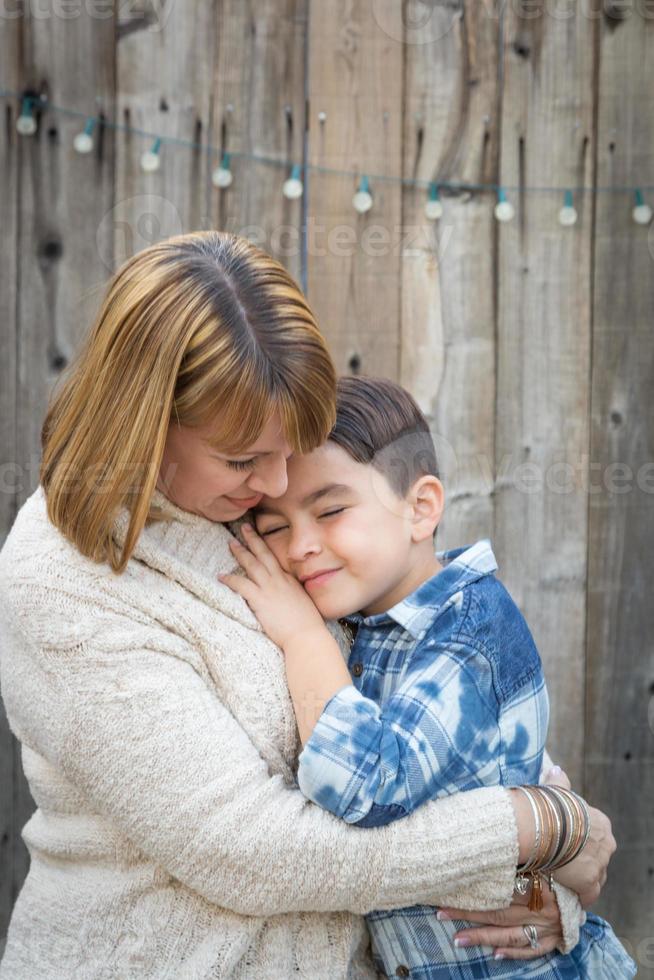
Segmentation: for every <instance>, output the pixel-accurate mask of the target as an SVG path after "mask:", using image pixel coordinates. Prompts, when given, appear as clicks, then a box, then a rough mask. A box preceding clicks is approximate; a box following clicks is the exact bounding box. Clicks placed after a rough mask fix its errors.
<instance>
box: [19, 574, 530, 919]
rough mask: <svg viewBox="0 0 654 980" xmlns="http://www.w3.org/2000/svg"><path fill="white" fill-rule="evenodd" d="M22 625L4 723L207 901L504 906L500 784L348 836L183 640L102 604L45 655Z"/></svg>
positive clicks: (505, 833)
mask: <svg viewBox="0 0 654 980" xmlns="http://www.w3.org/2000/svg"><path fill="white" fill-rule="evenodd" d="M34 588H35V587H34V586H32V587H31V591H32V602H34V601H35V600H36V601H37V602H38V601H39V597H38V596H35V595H34ZM47 592H48V595H50V594H51V592H52V590H51V588H48V590H47ZM67 598H68V599H70V596H67ZM42 599H43V602H44V603H46V604H47V596H46V594H45V592H44V594H43V596H42ZM3 604H4V605H5V606H6V603H4V596H3ZM67 608H68V615H69V616H70V617H71V621H74V617H75V609H74V605H73V606H72V607H71V604H70V601H69V603H68V607H67ZM46 612H47V610H46ZM78 612H79V613H80V617H81V614H82V610H78ZM40 614H41V615H43V608H41V610H40ZM59 615H61V613H60V612H59ZM83 615H84V617H87V618H88V616H89V611H88V609H86V608H85V609H84V610H83ZM22 619H23V618H22V617H21V623H20V625H17V623H16V622H12V628H11V630H10V637H9V643H8V644H7V645H6V647H5V649H4V652H3V660H4V664H3V666H4V667H6V670H5V671H3V696H4V699H5V702H6V705H7V714H8V717H9V719H10V724H12V728H14V730H15V731H16V734H18V737H21V732H25V733H27V732H28V731H29V739H30V741H31V742H32V743H33V745H34V747H35V748H37V749H38V751H39V752H41V753H42V754H43V755H44V756H45V757H46V758H47V759H48V760H49V761H50V762H51V763H52V764H53V765H55V766H57V767H59V769H60V770H61V771H62V772H63V773H64V775H65V776H66V777H67V779H69V780H70V781H71V782H72V783H73V784H74V785H75V786H76V787H77V788H78V790H80V791H81V792H82V793H83V794H84V796H85V798H86V799H87V801H88V803H89V806H90V807H91V808H92V809H93V810H94V812H96V813H98V814H100V815H102V816H103V817H105V818H106V819H108V820H110V821H111V822H112V823H113V825H114V826H115V827H116V828H117V829H118V830H119V831H120V832H122V834H123V835H125V836H126V837H127V838H128V839H129V840H130V841H131V842H132V843H133V844H134V845H136V847H138V848H139V849H140V850H141V851H142V852H143V853H144V854H145V855H147V856H148V857H149V858H150V859H152V860H153V861H155V862H156V863H157V864H159V865H160V866H161V867H162V868H164V869H166V870H167V871H168V872H169V873H170V874H171V875H172V876H173V877H174V878H176V879H178V880H179V881H180V882H182V883H183V884H184V885H186V886H187V887H188V888H190V889H192V890H194V891H195V892H197V893H198V894H200V895H202V896H203V897H204V898H205V899H207V900H208V901H210V902H212V903H214V904H217V905H220V906H222V907H224V908H227V909H230V910H232V911H234V912H238V913H241V914H245V915H256V916H266V915H275V914H281V913H285V912H293V911H315V912H319V911H351V912H355V913H360V914H364V913H366V912H369V911H371V910H373V909H384V908H395V907H401V906H406V905H411V904H417V903H429V904H437V905H451V906H460V907H467V908H471V909H472V908H498V907H502V906H505V905H508V904H509V902H510V900H511V895H512V890H513V880H514V874H515V866H516V861H517V855H518V845H517V832H516V824H515V817H514V812H513V808H512V806H511V803H510V799H509V796H508V794H507V793H506V792H505V791H504V790H502V789H499V788H489V789H480V790H474V791H472V792H470V793H464V794H459V795H458V796H455V797H452V798H449V799H445V800H440V801H437V802H433V803H429V804H426V805H425V806H424V807H421V808H420V810H419V811H417V812H416V813H415V814H412V815H411V816H410V817H408V818H406V819H405V820H401V821H398V822H397V823H395V824H393V825H391V826H388V827H383V828H377V829H370V830H362V829H360V828H356V827H350V826H348V825H347V824H345V823H344V822H343V821H341V820H339V819H338V818H336V817H334V816H333V815H332V814H330V813H327V812H325V811H323V810H322V809H320V808H319V807H317V806H315V805H314V804H312V803H311V802H309V801H307V800H306V799H305V798H304V796H303V795H302V793H301V792H300V791H299V789H297V788H295V787H292V786H289V785H287V784H286V783H285V782H284V780H283V778H282V777H281V776H279V775H271V774H270V772H269V771H268V767H267V765H266V763H265V762H264V760H263V759H262V758H261V756H260V754H259V752H258V751H257V749H256V747H255V745H254V744H253V743H252V742H251V740H250V739H249V737H248V735H247V733H246V732H245V730H244V729H243V728H242V727H241V726H240V725H239V724H238V722H237V721H236V719H235V718H234V717H233V715H232V714H231V713H230V712H229V710H227V708H226V707H225V706H224V705H223V704H222V703H221V701H220V700H219V699H218V696H217V693H216V691H215V689H213V687H212V686H211V685H210V684H209V683H207V682H206V681H205V679H203V677H201V676H200V674H199V672H198V671H196V670H195V669H194V667H193V666H192V662H189V661H192V659H193V656H192V655H193V653H194V652H193V651H189V658H188V659H185V658H184V656H183V651H180V643H181V644H183V643H185V642H186V641H184V640H182V639H181V638H180V637H178V636H176V635H175V636H174V643H173V640H172V639H171V636H172V635H171V634H170V632H169V631H168V630H166V629H164V628H162V627H158V626H157V624H156V623H154V622H153V621H152V620H148V621H145V620H144V621H142V622H139V621H138V620H137V618H132V616H131V615H126V614H124V613H122V612H120V611H117V610H115V609H111V610H105V609H102V608H98V609H97V610H96V612H95V620H94V628H93V631H92V635H90V636H88V635H87V636H85V637H84V638H83V639H82V638H80V642H78V643H77V644H74V645H73V644H69V645H63V644H61V643H59V644H57V646H53V645H47V644H46V642H45V639H44V638H43V636H42V635H41V636H39V635H38V634H35V633H34V631H31V632H30V631H29V630H27V631H26V629H25V628H24V623H23V621H22ZM27 634H29V635H27ZM14 671H16V672H17V673H16V674H14V673H13V672H14ZM14 676H19V677H20V685H19V684H18V683H16V685H13V686H12V680H13V678H14ZM30 678H31V679H30ZM26 685H27V687H26ZM17 692H19V693H17ZM12 718H13V719H15V718H19V719H20V722H19V725H18V727H17V728H16V727H14V724H13V723H12ZM35 718H37V719H38V725H37V724H36V723H35V722H34V719H35ZM39 726H40V727H39Z"/></svg>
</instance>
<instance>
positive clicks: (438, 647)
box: [298, 641, 501, 826]
mask: <svg viewBox="0 0 654 980" xmlns="http://www.w3.org/2000/svg"><path fill="white" fill-rule="evenodd" d="M498 721H499V706H498V701H497V698H496V696H495V693H494V688H493V678H492V672H491V667H490V664H489V662H488V659H487V657H485V656H484V655H483V653H482V652H481V651H478V650H475V649H474V648H472V647H471V646H469V645H468V644H461V643H455V642H453V643H449V644H447V645H445V644H439V643H437V642H436V641H427V642H425V643H423V644H422V645H420V646H419V647H418V648H417V649H416V650H415V652H414V655H413V657H412V659H411V662H410V664H409V666H408V668H407V671H406V676H405V678H404V680H403V681H402V683H401V684H400V686H399V687H398V688H397V690H396V691H395V692H394V693H393V694H392V695H391V697H389V698H388V699H387V700H386V701H385V702H384V703H383V704H382V705H379V704H378V703H377V702H375V701H373V700H371V699H369V698H366V697H364V696H363V695H362V694H361V693H360V692H359V691H358V690H357V689H356V687H354V685H349V686H348V687H345V688H342V689H341V690H340V691H338V692H337V693H336V694H335V695H334V696H333V697H332V698H331V699H330V700H329V701H328V702H327V704H326V705H325V708H324V710H323V712H322V714H321V716H320V718H319V719H318V722H317V724H316V726H315V728H314V730H313V732H312V734H311V737H310V738H309V739H308V740H307V742H306V744H305V746H304V748H303V750H302V753H301V754H300V758H299V764H298V784H299V786H300V789H301V790H302V792H303V793H304V794H305V795H306V796H307V797H308V798H309V799H311V800H313V801H314V802H315V803H318V804H319V805H320V806H322V807H324V808H325V809H327V810H330V811H331V812H332V813H334V814H336V815H337V816H339V817H341V818H342V819H343V820H345V821H347V822H348V823H358V824H363V825H364V826H379V825H381V824H382V823H387V822H390V821H391V820H397V818H398V816H402V815H406V814H408V813H411V812H412V811H413V810H414V809H415V808H416V807H418V806H420V805H421V804H422V803H424V802H425V801H426V800H429V799H433V798H434V797H436V796H446V795H450V794H453V793H457V792H459V791H461V790H469V789H472V788H474V787H476V786H481V785H484V784H487V785H488V784H493V783H495V784H497V783H499V782H501V780H500V778H499V769H498V755H499V750H500V744H499V743H500V728H499V723H498Z"/></svg>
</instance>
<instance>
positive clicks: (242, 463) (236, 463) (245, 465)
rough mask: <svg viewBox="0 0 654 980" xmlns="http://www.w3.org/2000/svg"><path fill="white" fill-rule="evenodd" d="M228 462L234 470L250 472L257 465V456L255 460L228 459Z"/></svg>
mask: <svg viewBox="0 0 654 980" xmlns="http://www.w3.org/2000/svg"><path fill="white" fill-rule="evenodd" d="M226 462H227V465H228V466H229V468H230V469H232V470H249V469H250V467H251V466H254V464H255V463H256V456H255V457H254V459H228V460H226Z"/></svg>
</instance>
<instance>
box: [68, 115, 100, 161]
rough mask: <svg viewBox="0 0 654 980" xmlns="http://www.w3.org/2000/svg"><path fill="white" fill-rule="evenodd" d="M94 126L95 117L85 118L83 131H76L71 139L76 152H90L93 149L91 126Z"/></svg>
mask: <svg viewBox="0 0 654 980" xmlns="http://www.w3.org/2000/svg"><path fill="white" fill-rule="evenodd" d="M94 126H95V119H87V121H86V126H85V127H84V131H83V132H81V133H78V134H77V136H76V137H75V139H74V140H73V146H74V147H75V149H76V150H77V152H78V153H90V152H91V150H92V149H93V136H92V135H91V134H92V132H93V127H94Z"/></svg>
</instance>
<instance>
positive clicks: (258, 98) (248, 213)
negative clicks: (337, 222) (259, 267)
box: [211, 0, 307, 282]
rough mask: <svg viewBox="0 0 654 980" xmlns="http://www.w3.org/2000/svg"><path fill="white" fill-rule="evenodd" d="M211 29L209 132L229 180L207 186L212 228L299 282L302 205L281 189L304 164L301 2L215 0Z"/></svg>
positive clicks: (304, 28) (303, 13)
mask: <svg viewBox="0 0 654 980" xmlns="http://www.w3.org/2000/svg"><path fill="white" fill-rule="evenodd" d="M217 30H218V45H217V53H216V74H215V84H214V93H215V99H214V107H213V132H214V136H215V144H216V145H217V146H218V147H220V150H221V151H222V152H228V153H230V154H232V159H231V169H232V173H233V175H234V182H233V184H232V185H231V187H230V188H229V189H228V190H224V191H220V190H217V189H214V188H212V192H211V195H212V199H211V215H212V223H213V226H214V227H216V228H221V229H225V230H227V231H231V232H234V233H235V234H242V235H244V236H245V237H247V238H249V239H250V240H251V241H253V242H255V244H257V245H259V246H260V247H261V248H263V249H265V250H266V251H267V252H269V253H270V254H271V255H273V256H274V257H275V258H276V259H278V261H280V262H281V263H282V264H283V265H285V266H286V268H287V269H288V270H289V272H290V273H291V275H293V276H294V277H295V279H296V280H297V281H298V282H301V280H302V278H303V236H302V220H303V208H304V201H303V200H302V199H297V200H287V198H285V197H284V195H283V193H282V187H283V184H284V181H285V180H286V178H287V177H288V176H290V173H291V168H292V166H293V165H302V164H304V141H305V130H306V100H305V83H306V79H305V69H306V65H305V54H306V43H307V37H306V32H307V0H263V2H261V0H259V2H257V3H243V2H241V0H221V3H220V5H219V16H218V28H217ZM241 154H252V155H255V156H257V157H262V158H265V160H266V162H260V161H259V160H251V159H247V157H244V156H241ZM218 162H219V159H218V158H216V159H215V161H214V163H215V165H217V164H218ZM276 164H277V165H276Z"/></svg>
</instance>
